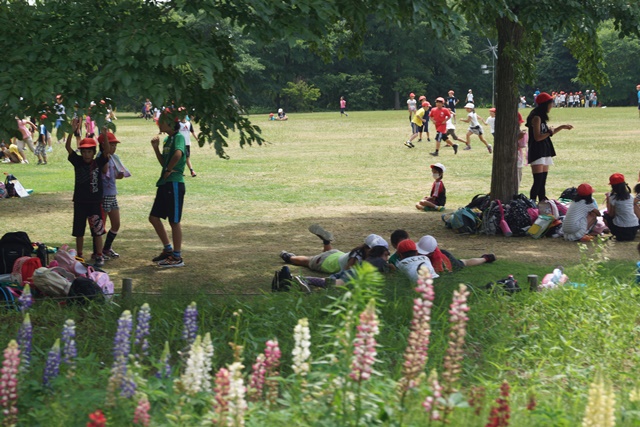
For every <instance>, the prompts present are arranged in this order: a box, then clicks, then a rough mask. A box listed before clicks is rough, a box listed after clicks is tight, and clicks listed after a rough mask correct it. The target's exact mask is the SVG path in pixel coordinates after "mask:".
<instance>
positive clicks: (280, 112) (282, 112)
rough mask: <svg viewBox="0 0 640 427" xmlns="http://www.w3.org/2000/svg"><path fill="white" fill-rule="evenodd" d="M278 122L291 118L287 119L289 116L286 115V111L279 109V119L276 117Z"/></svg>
mask: <svg viewBox="0 0 640 427" xmlns="http://www.w3.org/2000/svg"><path fill="white" fill-rule="evenodd" d="M276 120H280V121H284V120H289V117H287V115H286V114H285V113H284V110H283V109H282V108H278V117H276Z"/></svg>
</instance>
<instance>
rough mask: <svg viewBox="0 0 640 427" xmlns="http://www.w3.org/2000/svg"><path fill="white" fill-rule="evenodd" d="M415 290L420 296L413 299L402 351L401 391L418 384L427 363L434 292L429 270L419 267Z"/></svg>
mask: <svg viewBox="0 0 640 427" xmlns="http://www.w3.org/2000/svg"><path fill="white" fill-rule="evenodd" d="M415 290H416V292H418V293H419V294H420V296H419V298H416V299H414V300H413V319H412V320H411V332H410V333H409V338H408V339H407V348H406V349H405V351H404V363H403V364H402V379H401V380H400V390H401V392H405V391H407V390H409V389H411V388H414V387H416V386H418V384H419V381H420V380H419V378H420V374H421V373H422V372H424V368H425V366H426V364H427V359H428V351H429V336H430V335H431V323H430V322H431V307H432V306H433V299H434V297H435V294H434V291H433V280H431V275H430V274H429V270H427V269H426V268H423V269H420V271H419V272H418V286H417V287H416V289H415Z"/></svg>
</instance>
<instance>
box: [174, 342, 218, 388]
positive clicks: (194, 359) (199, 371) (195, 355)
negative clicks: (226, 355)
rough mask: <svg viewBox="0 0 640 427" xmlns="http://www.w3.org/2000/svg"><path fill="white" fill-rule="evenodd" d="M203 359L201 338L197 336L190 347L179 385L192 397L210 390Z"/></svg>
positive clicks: (209, 379)
mask: <svg viewBox="0 0 640 427" xmlns="http://www.w3.org/2000/svg"><path fill="white" fill-rule="evenodd" d="M205 359H206V356H205V351H204V348H203V346H202V338H201V337H200V335H198V336H197V337H196V340H195V341H194V342H193V344H192V345H191V350H190V351H189V359H188V360H187V367H186V368H185V370H184V374H182V375H181V376H180V383H181V384H182V387H184V391H185V392H186V393H187V394H191V395H193V394H196V393H198V392H201V391H203V390H209V388H211V376H210V374H209V373H208V372H206V371H205V369H206V361H205ZM207 376H208V379H207Z"/></svg>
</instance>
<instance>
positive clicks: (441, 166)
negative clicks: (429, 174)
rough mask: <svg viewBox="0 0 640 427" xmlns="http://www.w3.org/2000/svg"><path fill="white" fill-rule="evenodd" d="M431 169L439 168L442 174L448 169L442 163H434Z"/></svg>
mask: <svg viewBox="0 0 640 427" xmlns="http://www.w3.org/2000/svg"><path fill="white" fill-rule="evenodd" d="M429 167H430V168H437V169H440V170H441V171H442V173H444V172H445V171H446V170H447V168H445V167H444V165H443V164H442V163H434V164H432V165H431V166H429Z"/></svg>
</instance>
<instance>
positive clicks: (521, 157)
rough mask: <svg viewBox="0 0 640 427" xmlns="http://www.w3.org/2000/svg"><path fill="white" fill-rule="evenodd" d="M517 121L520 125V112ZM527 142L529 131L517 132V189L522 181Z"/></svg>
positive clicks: (522, 121) (525, 162)
mask: <svg viewBox="0 0 640 427" xmlns="http://www.w3.org/2000/svg"><path fill="white" fill-rule="evenodd" d="M518 123H519V124H520V125H522V124H523V123H524V119H523V118H522V114H520V112H518ZM528 142H529V132H528V131H527V130H526V129H525V130H522V129H520V131H519V132H518V160H517V162H516V166H517V168H518V189H520V183H521V182H522V168H523V167H524V166H526V165H527V153H526V148H527V143H528Z"/></svg>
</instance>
